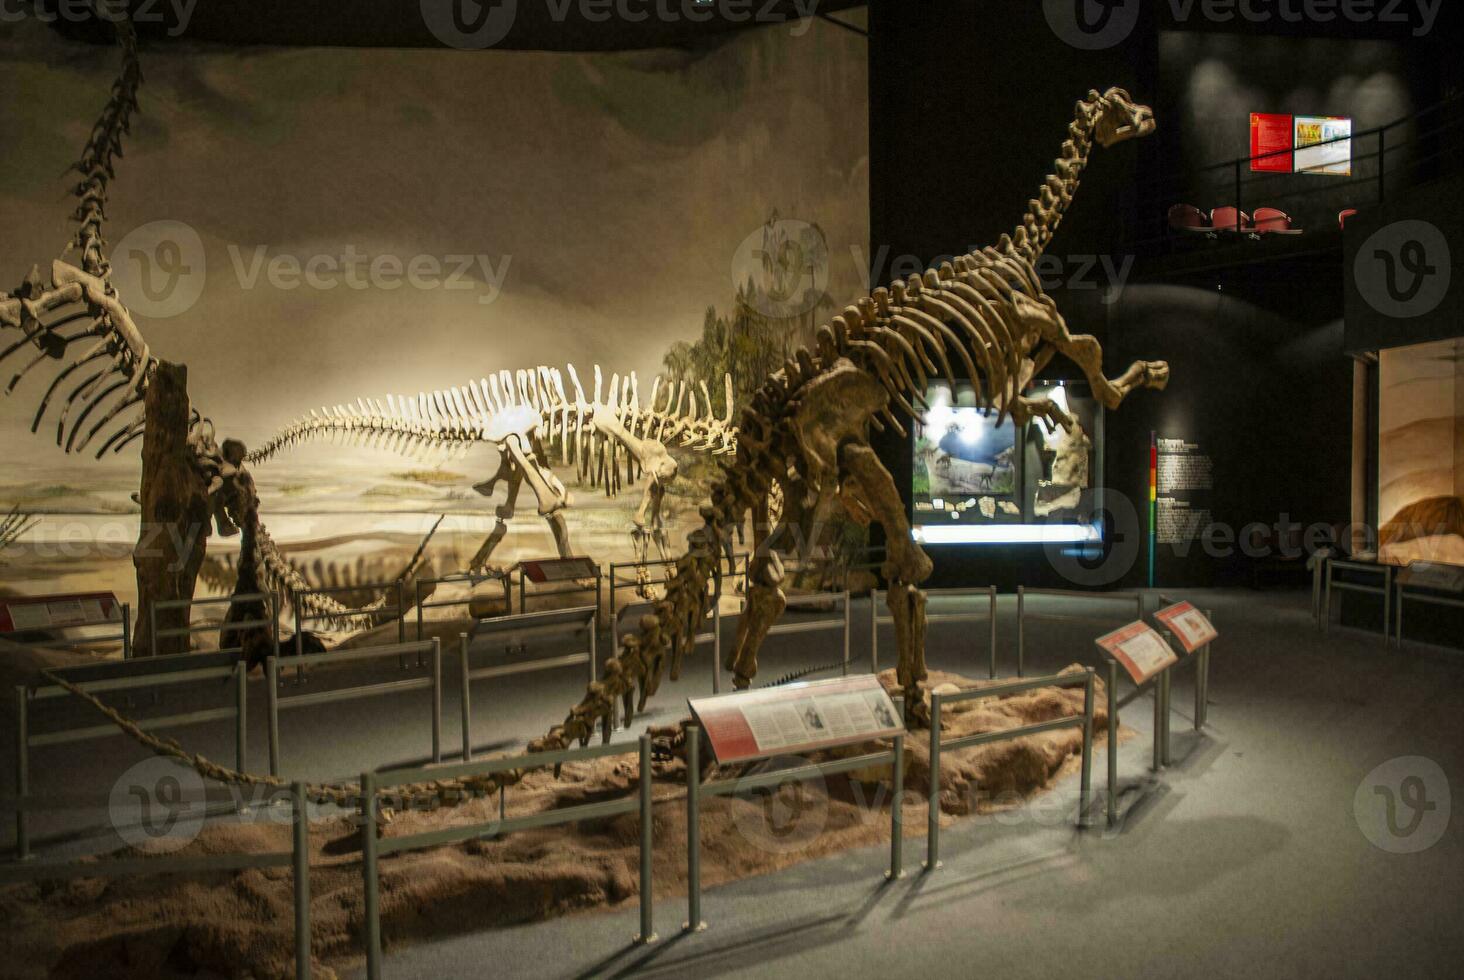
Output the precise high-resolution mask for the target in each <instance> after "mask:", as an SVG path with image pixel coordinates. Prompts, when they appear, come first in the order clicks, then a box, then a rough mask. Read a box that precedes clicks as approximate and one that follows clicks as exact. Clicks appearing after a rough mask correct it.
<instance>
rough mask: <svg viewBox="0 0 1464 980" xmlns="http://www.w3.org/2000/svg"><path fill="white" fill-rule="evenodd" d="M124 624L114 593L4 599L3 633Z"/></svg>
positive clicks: (0, 601) (0, 613)
mask: <svg viewBox="0 0 1464 980" xmlns="http://www.w3.org/2000/svg"><path fill="white" fill-rule="evenodd" d="M120 622H122V607H121V605H119V604H118V602H117V597H116V596H115V595H113V594H112V593H110V592H84V593H77V594H74V595H50V596H36V597H34V598H29V599H21V598H12V599H0V633H19V632H22V631H23V630H44V629H66V628H70V627H73V626H105V625H107V624H108V623H120Z"/></svg>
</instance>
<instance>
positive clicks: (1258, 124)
mask: <svg viewBox="0 0 1464 980" xmlns="http://www.w3.org/2000/svg"><path fill="white" fill-rule="evenodd" d="M1292 123H1293V120H1292V117H1291V116H1288V115H1280V114H1277V113H1273V112H1253V113H1251V117H1250V145H1251V157H1252V159H1251V170H1252V171H1255V172H1258V173H1274V174H1289V173H1291V171H1292V169H1293V159H1292V152H1291V151H1292V147H1293V146H1294V145H1295V144H1294V137H1295V130H1294V128H1293V125H1292ZM1271 154H1274V155H1271ZM1256 157H1260V158H1261V159H1259V160H1258V159H1255V158H1256Z"/></svg>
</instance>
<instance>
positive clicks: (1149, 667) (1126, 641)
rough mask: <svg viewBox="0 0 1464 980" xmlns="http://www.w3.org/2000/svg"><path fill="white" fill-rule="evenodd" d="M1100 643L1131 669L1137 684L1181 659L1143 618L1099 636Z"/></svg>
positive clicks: (1127, 668)
mask: <svg viewBox="0 0 1464 980" xmlns="http://www.w3.org/2000/svg"><path fill="white" fill-rule="evenodd" d="M1097 643H1098V645H1099V646H1100V647H1102V648H1103V649H1104V650H1106V651H1107V652H1108V655H1109V656H1111V657H1112V658H1113V659H1114V660H1117V661H1118V662H1119V663H1121V664H1123V669H1124V670H1126V671H1128V674H1129V676H1130V677H1132V678H1133V679H1134V683H1135V684H1142V683H1144V681H1146V680H1148V679H1149V678H1151V677H1153V676H1154V675H1155V674H1157V673H1159V672H1161V671H1162V670H1164V668H1165V667H1168V666H1170V665H1171V664H1174V663H1177V662H1178V661H1179V658H1178V657H1176V656H1175V655H1174V650H1173V649H1172V648H1171V647H1170V646H1169V644H1168V643H1165V642H1164V637H1162V636H1160V635H1159V634H1158V633H1156V632H1154V627H1152V626H1150V625H1149V624H1148V623H1145V622H1143V621H1142V620H1140V621H1138V622H1133V623H1129V624H1128V625H1127V626H1125V627H1124V628H1123V629H1119V630H1114V631H1113V632H1112V633H1109V634H1108V635H1107V636H1100V637H1099V638H1098V640H1097Z"/></svg>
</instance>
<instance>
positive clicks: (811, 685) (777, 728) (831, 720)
mask: <svg viewBox="0 0 1464 980" xmlns="http://www.w3.org/2000/svg"><path fill="white" fill-rule="evenodd" d="M687 703H688V704H689V705H690V706H691V713H692V714H693V715H695V716H696V720H697V722H698V724H700V725H701V726H702V730H703V731H705V732H706V733H707V738H708V740H709V741H710V742H711V745H712V754H713V755H715V756H716V759H717V761H718V762H719V763H723V764H726V763H729V762H744V761H747V760H749V759H763V758H767V757H769V756H774V755H791V754H797V753H802V752H813V751H817V750H819V749H828V748H833V747H835V746H839V745H855V744H858V743H860V742H867V741H870V740H871V739H876V738H889V737H892V736H895V735H900V734H902V733H903V732H904V731H905V727H904V725H902V724H901V723H900V715H899V712H898V711H896V710H895V704H894V702H893V701H891V700H890V696H889V694H888V693H886V691H885V689H884V686H883V685H882V684H880V682H879V678H878V677H876V676H875V675H874V674H856V675H854V676H852V677H834V678H831V679H829V680H823V681H805V682H803V683H800V684H785V685H782V686H780V687H765V688H760V689H758V690H755V691H734V692H732V693H731V694H720V695H714V696H712V697H705V698H691V699H690V700H689V701H688V702H687Z"/></svg>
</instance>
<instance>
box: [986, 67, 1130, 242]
mask: <svg viewBox="0 0 1464 980" xmlns="http://www.w3.org/2000/svg"><path fill="white" fill-rule="evenodd" d="M1104 105H1105V102H1104V97H1103V96H1102V95H1099V94H1098V93H1097V92H1096V91H1094V92H1089V93H1088V97H1087V98H1086V99H1083V100H1081V101H1079V102H1078V104H1077V108H1076V111H1075V115H1074V117H1073V121H1072V122H1071V123H1069V124H1068V138H1067V139H1066V140H1065V141H1064V142H1063V144H1062V156H1061V157H1059V158H1058V159H1057V161H1056V163H1055V164H1054V169H1055V170H1056V171H1057V172H1056V173H1052V174H1048V175H1047V178H1046V179H1045V180H1044V181H1043V183H1042V187H1041V188H1040V189H1039V191H1038V193H1037V197H1035V198H1033V199H1032V200H1030V201H1028V202H1027V211H1026V213H1025V214H1023V215H1022V223H1021V224H1020V225H1019V226H1017V229H1016V230H1015V231H1014V232H1013V233H1012V235H1011V236H1010V237H1008V236H1006V235H1003V236H1002V237H1001V241H1000V246H999V247H1000V248H1001V250H1002V251H1015V252H1016V253H1017V254H1018V255H1019V256H1021V257H1022V258H1024V259H1026V260H1027V261H1029V262H1035V261H1036V260H1037V258H1038V256H1040V255H1041V254H1042V253H1043V251H1044V250H1045V249H1046V248H1047V245H1048V243H1049V242H1051V241H1052V236H1053V234H1054V233H1055V232H1056V231H1057V226H1058V225H1059V224H1060V223H1061V222H1062V217H1063V215H1064V214H1065V213H1066V212H1067V209H1068V207H1069V205H1071V204H1072V202H1073V195H1074V194H1076V193H1077V190H1078V182H1079V179H1080V178H1081V176H1082V173H1083V170H1084V168H1086V167H1087V166H1088V156H1089V154H1090V153H1091V152H1092V150H1093V126H1094V124H1095V123H1096V122H1097V121H1098V117H1099V114H1100V113H1102V111H1103V107H1104Z"/></svg>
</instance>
